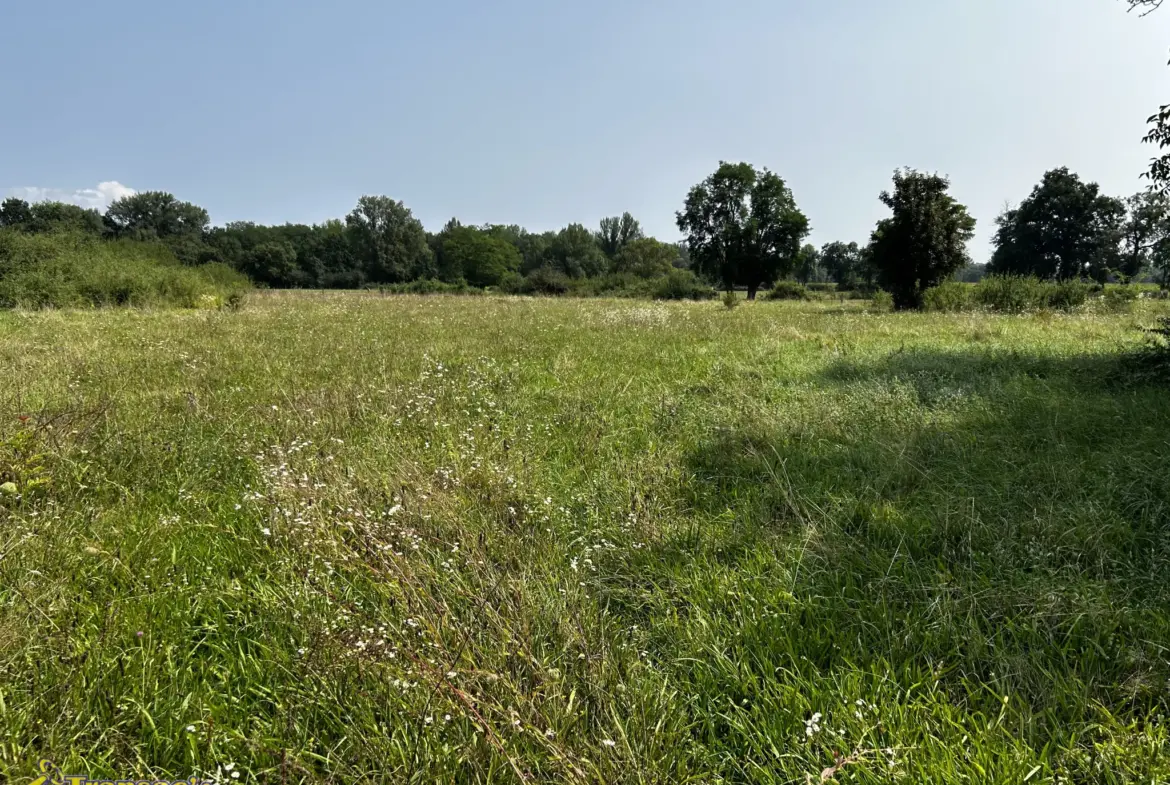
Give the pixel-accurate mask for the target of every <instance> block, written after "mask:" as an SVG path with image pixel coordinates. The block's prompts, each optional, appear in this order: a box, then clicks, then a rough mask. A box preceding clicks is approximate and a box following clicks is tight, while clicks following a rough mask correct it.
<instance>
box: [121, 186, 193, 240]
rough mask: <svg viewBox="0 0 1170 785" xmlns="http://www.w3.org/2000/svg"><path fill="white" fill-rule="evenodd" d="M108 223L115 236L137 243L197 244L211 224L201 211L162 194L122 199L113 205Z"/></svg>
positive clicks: (144, 194) (140, 194)
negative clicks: (186, 240) (170, 241)
mask: <svg viewBox="0 0 1170 785" xmlns="http://www.w3.org/2000/svg"><path fill="white" fill-rule="evenodd" d="M105 220H106V224H107V225H108V226H109V227H110V229H111V230H112V231H113V233H114V234H115V235H116V236H118V237H126V238H130V239H135V240H167V239H170V238H180V237H186V238H191V239H195V240H197V239H199V238H201V237H202V236H203V232H204V231H206V230H207V227H208V225H209V224H210V219H209V218H208V215H207V211H206V210H204V209H203V208H202V207H199V206H197V205H194V204H191V203H190V202H182V201H179V200H178V199H176V198H175V197H174V196H172V195H171V194H168V193H165V192H163V191H144V192H142V193H138V194H131V195H130V196H123V197H122V198H121V199H118V200H117V201H115V202H114V203H113V204H111V205H110V208H109V209H108V210H107V211H106V219H105Z"/></svg>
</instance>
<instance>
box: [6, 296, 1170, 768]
mask: <svg viewBox="0 0 1170 785" xmlns="http://www.w3.org/2000/svg"><path fill="white" fill-rule="evenodd" d="M1135 307H1136V311H1135V313H1133V314H1108V313H1103V312H1096V313H1084V314H1072V315H1069V316H1068V317H1066V318H1062V319H1051V318H1049V317H1048V316H1047V315H1046V314H1033V315H1024V316H1017V317H1012V318H1004V317H1001V316H996V315H992V314H987V313H971V314H961V315H955V316H952V315H940V314H916V313H898V314H876V313H874V311H873V309H872V308H869V307H867V306H866V304H864V303H858V304H856V305H855V304H851V303H839V302H825V303H820V302H811V303H810V302H757V303H743V304H742V305H741V306H740V307H738V308H736V309H734V310H725V309H724V308H723V307H722V306H721V305H720V304H719V303H715V302H703V303H689V302H667V303H646V302H631V301H624V300H615V299H598V300H580V299H575V300H569V299H556V298H542V299H535V298H524V299H520V298H502V297H491V296H487V297H476V298H442V297H440V298H434V297H431V298H427V297H394V298H382V297H378V296H376V295H372V294H369V293H367V294H357V293H353V294H346V293H283V292H282V293H273V294H271V295H264V296H260V297H258V298H256V302H255V304H254V305H253V306H252V307H249V308H248V309H245V310H243V311H239V312H231V311H227V310H220V311H182V310H171V311H162V310H147V311H137V310H128V309H120V310H119V309H110V310H104V311H48V312H36V313H27V312H8V313H0V378H3V379H4V380H5V383H4V384H2V385H0V484H3V483H4V482H13V484H14V486H16V487H17V490H18V493H16V494H14V495H5V496H0V554H3V557H2V558H0V673H3V674H4V677H3V679H0V728H2V729H3V730H2V734H0V739H2V740H3V743H2V744H0V779H3V780H5V781H9V782H27V781H29V780H30V779H31V776H32V775H33V773H34V769H35V764H36V761H37V760H39V759H41V758H48V759H50V760H52V761H54V762H55V763H56V764H58V765H59V766H60V767H61V768H62V769H63V770H64V771H65V772H66V773H78V774H82V773H84V774H89V775H90V776H91V777H94V778H97V777H115V778H127V777H132V778H134V779H155V778H160V777H164V776H165V777H166V778H168V779H179V778H183V777H187V776H190V775H192V774H205V775H216V774H217V772H218V776H219V778H220V779H222V780H224V781H228V780H230V779H231V774H230V772H228V770H227V767H228V765H229V764H231V766H232V769H231V770H232V771H235V772H238V773H239V774H240V777H239V780H238V781H240V782H246V783H251V782H270V783H286V782H287V783H301V782H313V783H316V782H329V783H342V782H407V783H409V782H417V783H424V782H466V783H520V782H576V783H596V782H604V783H717V782H722V783H748V782H751V783H765V784H768V783H805V782H808V781H809V779H810V778H811V780H812V781H814V782H819V781H832V782H857V783H887V782H892V781H894V782H897V781H901V782H972V783H983V782H986V783H1001V782H1005V783H1006V782H1013V783H1015V782H1019V783H1022V782H1027V783H1052V784H1055V783H1058V782H1059V783H1127V782H1133V783H1139V782H1140V783H1150V782H1159V783H1160V782H1165V781H1166V780H1167V778H1168V777H1170V759H1168V743H1170V740H1168V738H1167V727H1166V720H1165V717H1166V716H1167V713H1168V710H1170V697H1168V695H1170V693H1168V692H1167V690H1166V684H1167V679H1168V678H1170V661H1168V658H1167V656H1166V652H1167V650H1168V649H1170V474H1168V473H1167V472H1166V471H1165V466H1166V457H1167V452H1166V433H1167V430H1168V428H1170V397H1168V396H1167V395H1166V392H1165V389H1164V388H1162V387H1157V386H1152V385H1145V384H1142V383H1139V382H1129V383H1127V384H1125V385H1120V384H1118V381H1117V379H1118V377H1117V374H1118V369H1119V368H1120V367H1121V366H1120V364H1119V363H1120V359H1121V357H1122V356H1123V355H1124V354H1125V353H1126V352H1128V351H1130V350H1131V349H1133V348H1135V347H1139V346H1141V345H1142V343H1143V340H1144V337H1143V334H1142V333H1141V331H1140V330H1138V329H1137V328H1138V326H1140V325H1143V324H1149V323H1151V322H1152V321H1153V319H1154V318H1155V317H1156V316H1158V315H1165V314H1166V304H1165V303H1154V302H1148V301H1142V302H1139V303H1138V304H1137V305H1136V306H1135ZM22 417H23V418H26V419H21V418H22Z"/></svg>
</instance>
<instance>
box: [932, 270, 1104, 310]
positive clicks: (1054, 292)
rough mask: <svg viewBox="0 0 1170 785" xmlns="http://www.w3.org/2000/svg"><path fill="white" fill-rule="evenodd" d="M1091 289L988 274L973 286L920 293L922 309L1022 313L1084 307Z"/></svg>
mask: <svg viewBox="0 0 1170 785" xmlns="http://www.w3.org/2000/svg"><path fill="white" fill-rule="evenodd" d="M1092 288H1093V287H1092V286H1091V285H1090V284H1087V283H1083V282H1081V281H1061V282H1054V281H1041V280H1040V279H1038V278H1035V277H1033V276H1021V275H989V276H986V277H985V278H983V279H982V280H981V281H980V282H979V283H977V284H966V283H961V282H957V281H948V282H946V283H942V284H940V285H938V286H935V287H932V288H930V289H928V290H926V292H925V293H924V294H923V309H924V310H927V311H940V312H958V311H967V310H971V309H975V308H978V309H985V310H988V311H996V312H999V313H1025V312H1028V311H1039V310H1044V309H1052V310H1058V311H1072V310H1075V309H1077V308H1079V307H1080V306H1082V305H1084V304H1085V302H1086V301H1087V300H1088V298H1089V294H1090V291H1091V290H1092Z"/></svg>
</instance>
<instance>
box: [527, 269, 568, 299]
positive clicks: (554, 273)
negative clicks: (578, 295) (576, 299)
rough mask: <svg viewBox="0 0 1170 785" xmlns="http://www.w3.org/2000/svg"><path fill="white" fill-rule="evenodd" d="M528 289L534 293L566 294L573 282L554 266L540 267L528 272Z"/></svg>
mask: <svg viewBox="0 0 1170 785" xmlns="http://www.w3.org/2000/svg"><path fill="white" fill-rule="evenodd" d="M527 286H528V291H529V292H530V293H532V294H553V295H557V294H565V293H567V292H568V291H569V288H570V286H571V283H570V281H569V277H568V276H567V275H565V274H564V273H562V272H561V271H560V270H554V269H553V268H552V267H538V268H536V269H535V270H533V271H532V272H531V273H529V274H528V283H527Z"/></svg>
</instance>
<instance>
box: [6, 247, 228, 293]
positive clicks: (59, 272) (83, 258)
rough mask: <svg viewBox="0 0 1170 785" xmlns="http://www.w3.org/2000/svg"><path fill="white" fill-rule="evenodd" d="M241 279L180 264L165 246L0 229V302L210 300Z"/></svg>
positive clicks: (212, 267)
mask: <svg viewBox="0 0 1170 785" xmlns="http://www.w3.org/2000/svg"><path fill="white" fill-rule="evenodd" d="M247 286H248V282H247V279H246V278H244V277H243V276H242V275H240V274H239V273H236V272H233V271H231V270H229V269H227V268H226V267H224V266H223V265H208V266H206V267H185V266H182V265H179V264H178V262H177V261H176V260H175V258H174V256H173V254H171V252H170V251H169V250H168V249H167V248H166V247H164V246H162V245H158V244H152V243H143V242H137V241H131V240H119V241H116V242H110V241H101V240H98V239H96V238H93V237H89V236H86V235H81V234H38V235H27V234H22V233H18V232H13V231H11V230H5V231H0V307H4V308H12V307H23V308H47V307H53V308H66V307H89V306H114V305H134V306H147V305H151V306H176V307H182V308H195V307H209V306H212V305H219V304H222V302H223V299H224V298H226V297H228V296H230V295H231V293H232V292H236V291H240V290H243V289H246V288H247Z"/></svg>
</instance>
